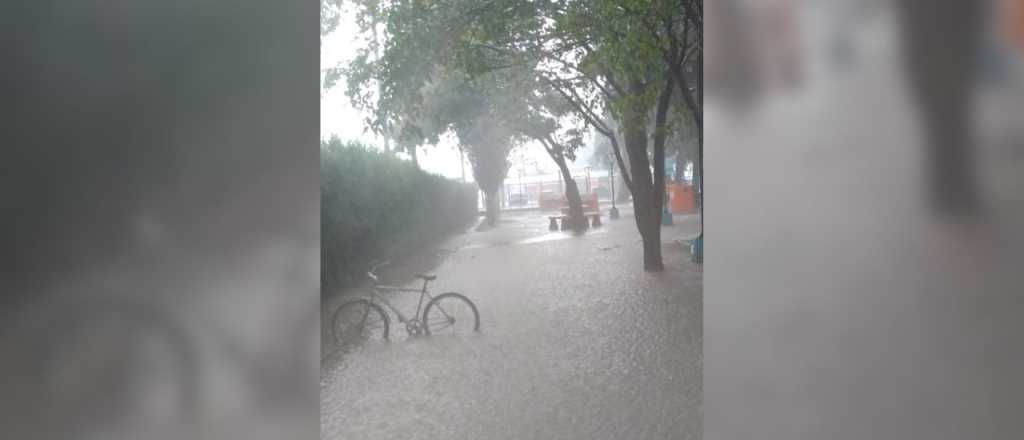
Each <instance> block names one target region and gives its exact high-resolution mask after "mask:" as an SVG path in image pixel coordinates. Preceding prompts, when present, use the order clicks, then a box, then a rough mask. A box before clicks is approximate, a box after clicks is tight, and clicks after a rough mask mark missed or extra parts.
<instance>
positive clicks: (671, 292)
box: [321, 209, 702, 439]
mask: <svg viewBox="0 0 1024 440" xmlns="http://www.w3.org/2000/svg"><path fill="white" fill-rule="evenodd" d="M622 214H623V216H622V218H621V219H620V220H617V221H610V220H608V219H607V217H606V218H605V219H604V223H605V224H604V226H603V227H602V228H600V229H596V230H593V231H591V232H590V233H587V234H585V235H582V236H578V237H574V236H572V235H571V234H568V233H562V232H557V233H550V232H548V230H547V219H546V218H545V217H543V216H542V214H541V213H540V212H536V211H534V212H524V213H516V214H514V215H506V216H505V217H504V218H503V221H502V223H501V224H500V225H499V226H498V227H497V228H494V229H491V230H487V231H469V232H467V233H464V234H459V235H456V236H455V237H452V238H451V239H450V240H447V241H445V242H444V243H441V244H439V245H438V246H435V247H433V248H432V249H430V250H428V252H432V253H433V254H434V255H435V256H436V258H435V259H434V260H433V261H431V262H430V263H427V261H430V260H431V259H429V258H427V259H419V260H418V259H416V258H413V259H410V261H413V263H410V264H409V265H408V266H407V267H404V268H395V269H394V270H392V271H391V273H393V274H396V275H395V276H396V277H397V278H402V279H407V278H403V277H401V276H399V275H397V274H399V273H402V272H407V271H408V272H410V273H411V272H415V271H417V270H425V269H429V268H424V267H415V266H417V265H418V264H419V265H428V264H437V267H436V268H434V269H433V272H435V273H436V274H437V275H438V279H437V281H435V282H433V283H431V285H430V290H431V291H432V292H436V293H440V292H446V291H458V292H461V293H463V294H465V295H466V296H468V297H469V298H470V299H472V300H473V301H474V302H475V303H476V305H477V307H478V309H479V311H480V320H481V332H480V333H479V334H475V335H471V336H466V337H457V336H432V337H418V338H409V337H407V336H406V335H405V331H404V327H402V326H400V325H394V323H393V326H392V340H391V341H390V342H369V343H366V344H364V345H362V346H360V347H356V348H355V349H353V350H352V351H349V352H346V353H345V354H344V355H342V354H340V353H339V352H337V351H335V352H334V353H333V354H327V355H326V356H325V357H324V360H323V361H322V366H321V436H322V438H325V439H396V438H402V439H418V438H449V439H522V438H559V439H623V438H630V439H665V438H672V439H691V438H694V439H695V438H700V437H701V432H702V422H701V420H702V370H701V368H702V367H701V364H702V357H701V352H702V348H701V344H702V337H701V333H702V318H701V316H702V300H701V290H702V276H701V271H700V266H697V265H694V264H693V263H690V262H689V260H688V258H687V257H688V256H687V254H686V253H685V252H684V251H683V247H682V246H681V245H679V244H677V243H675V242H674V241H673V240H674V239H676V238H682V237H691V236H694V235H696V233H697V232H698V231H699V226H698V223H697V217H696V216H676V222H675V225H674V226H670V227H665V228H663V241H664V242H665V244H664V247H663V252H664V257H665V263H666V271H665V272H663V273H645V272H643V270H642V260H641V258H642V249H641V245H640V237H639V234H638V233H637V231H636V226H635V223H634V222H633V218H632V214H631V213H630V212H629V211H628V210H625V209H624V210H623V212H622ZM385 281H394V280H389V279H385ZM406 285H407V286H409V287H414V286H418V283H416V282H410V283H409V284H406ZM389 299H394V300H395V301H394V303H395V305H396V306H397V307H399V308H400V309H401V310H402V311H403V312H405V311H406V310H409V311H412V310H414V309H415V307H416V300H417V299H418V295H416V294H405V295H400V296H391V297H389ZM337 303H338V302H337V301H333V302H327V303H326V304H328V307H326V309H329V310H330V309H333V308H332V307H331V306H332V305H334V304H337ZM329 350H330V348H327V349H325V351H324V352H325V353H329Z"/></svg>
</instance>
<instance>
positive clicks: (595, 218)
mask: <svg viewBox="0 0 1024 440" xmlns="http://www.w3.org/2000/svg"><path fill="white" fill-rule="evenodd" d="M590 227H592V228H600V227H601V216H600V215H597V214H594V215H592V216H591V217H590Z"/></svg>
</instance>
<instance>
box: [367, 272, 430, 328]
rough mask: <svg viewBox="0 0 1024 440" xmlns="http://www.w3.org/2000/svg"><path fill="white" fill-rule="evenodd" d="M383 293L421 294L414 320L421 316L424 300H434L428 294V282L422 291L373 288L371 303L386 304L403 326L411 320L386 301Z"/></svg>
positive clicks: (391, 287) (389, 287)
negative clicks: (376, 301) (375, 301)
mask: <svg viewBox="0 0 1024 440" xmlns="http://www.w3.org/2000/svg"><path fill="white" fill-rule="evenodd" d="M381 292H406V293H412V292H419V293H420V300H419V303H418V304H416V313H414V314H413V315H412V319H413V320H415V319H417V318H418V317H419V316H420V310H421V309H422V307H423V298H424V297H426V298H427V299H434V297H432V296H430V294H429V293H427V282H426V281H424V282H423V287H422V288H421V289H410V288H406V287H398V286H385V285H376V286H373V288H372V289H371V290H370V298H369V301H370V303H371V304H373V301H374V300H378V301H379V302H380V303H382V304H384V306H385V307H387V308H388V309H389V310H391V312H392V313H394V314H395V316H398V322H400V323H402V324H405V323H407V322H409V321H410V320H409V319H408V318H406V317H405V315H403V314H402V312H401V311H399V310H398V308H397V307H395V306H393V305H391V303H390V302H389V301H388V300H387V299H385V298H384V296H382V295H381Z"/></svg>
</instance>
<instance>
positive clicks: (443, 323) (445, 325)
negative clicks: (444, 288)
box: [423, 292, 480, 335]
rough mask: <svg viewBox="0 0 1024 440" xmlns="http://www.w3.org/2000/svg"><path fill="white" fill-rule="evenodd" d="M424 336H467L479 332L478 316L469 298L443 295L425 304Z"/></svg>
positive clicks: (455, 294) (453, 294)
mask: <svg viewBox="0 0 1024 440" xmlns="http://www.w3.org/2000/svg"><path fill="white" fill-rule="evenodd" d="M423 328H424V330H425V332H426V334H428V335H430V334H468V333H472V332H477V331H480V314H479V313H477V311H476V305H474V304H473V302H472V301H470V300H469V298H466V297H465V296H462V295H461V294H458V293H454V292H452V293H443V294H441V295H438V296H435V297H434V299H432V300H430V302H429V303H427V308H426V309H425V310H424V311H423Z"/></svg>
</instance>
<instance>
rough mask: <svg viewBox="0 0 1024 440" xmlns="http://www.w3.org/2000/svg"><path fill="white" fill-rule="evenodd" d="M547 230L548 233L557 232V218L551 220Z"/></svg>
mask: <svg viewBox="0 0 1024 440" xmlns="http://www.w3.org/2000/svg"><path fill="white" fill-rule="evenodd" d="M548 230H549V231H557V230H558V219H557V218H552V219H551V224H549V225H548Z"/></svg>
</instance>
